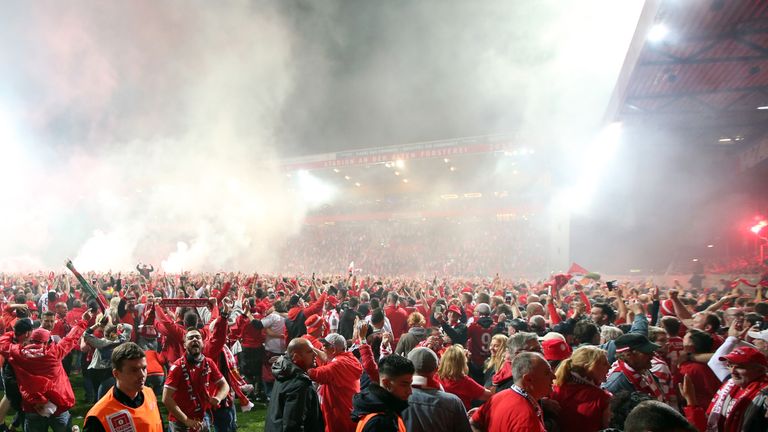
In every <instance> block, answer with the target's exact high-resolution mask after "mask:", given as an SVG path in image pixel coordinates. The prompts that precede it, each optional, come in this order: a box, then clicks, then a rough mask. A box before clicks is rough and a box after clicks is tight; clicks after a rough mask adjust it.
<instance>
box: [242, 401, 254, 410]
mask: <svg viewBox="0 0 768 432" xmlns="http://www.w3.org/2000/svg"><path fill="white" fill-rule="evenodd" d="M254 406H255V405H254V404H253V402H251V401H248V405H240V411H242V412H248V411H250V410H251V409H253V407H254Z"/></svg>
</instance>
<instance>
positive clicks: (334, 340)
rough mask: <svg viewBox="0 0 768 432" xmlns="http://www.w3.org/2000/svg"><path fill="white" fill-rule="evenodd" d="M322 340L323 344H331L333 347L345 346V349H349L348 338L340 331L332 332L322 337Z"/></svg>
mask: <svg viewBox="0 0 768 432" xmlns="http://www.w3.org/2000/svg"><path fill="white" fill-rule="evenodd" d="M320 342H321V343H322V344H323V345H330V346H332V347H343V348H344V349H345V350H346V349H347V339H345V338H344V336H342V335H340V334H338V333H331V334H329V335H328V336H326V337H324V338H321V339H320Z"/></svg>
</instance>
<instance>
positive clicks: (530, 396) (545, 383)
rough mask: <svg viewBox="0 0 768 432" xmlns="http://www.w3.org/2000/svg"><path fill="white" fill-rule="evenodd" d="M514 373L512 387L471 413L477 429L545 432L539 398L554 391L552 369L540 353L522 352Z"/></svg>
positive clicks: (513, 369) (517, 357)
mask: <svg viewBox="0 0 768 432" xmlns="http://www.w3.org/2000/svg"><path fill="white" fill-rule="evenodd" d="M512 374H513V376H514V384H513V385H512V387H511V388H510V389H508V390H504V391H502V392H499V393H496V394H495V395H493V397H491V398H490V399H489V400H488V401H487V402H486V403H484V404H483V405H482V406H481V407H480V409H478V410H477V411H476V412H475V414H474V415H472V419H471V421H470V423H471V424H472V427H473V428H474V429H475V430H478V431H485V432H507V431H527V432H545V431H546V429H545V428H544V420H543V417H542V412H541V408H540V407H539V404H538V400H539V399H541V398H543V397H545V396H547V395H548V394H549V393H550V392H551V391H552V380H553V379H554V378H555V375H554V374H553V373H552V368H551V367H550V366H549V363H547V361H546V360H545V359H544V357H543V356H542V355H541V354H539V353H532V352H523V353H520V354H518V355H517V356H516V357H515V361H514V366H513V367H512Z"/></svg>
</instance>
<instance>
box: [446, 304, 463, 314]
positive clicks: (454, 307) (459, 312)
mask: <svg viewBox="0 0 768 432" xmlns="http://www.w3.org/2000/svg"><path fill="white" fill-rule="evenodd" d="M448 312H456V313H457V314H459V315H461V309H459V307H458V306H456V305H451V307H449V308H448Z"/></svg>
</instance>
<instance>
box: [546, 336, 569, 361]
mask: <svg viewBox="0 0 768 432" xmlns="http://www.w3.org/2000/svg"><path fill="white" fill-rule="evenodd" d="M541 348H542V351H543V352H544V358H545V359H547V360H548V361H554V360H565V359H567V358H568V357H570V356H571V354H572V353H573V350H571V347H570V346H568V344H567V343H565V341H564V340H562V339H559V338H554V339H547V340H545V341H544V342H543V343H542V344H541Z"/></svg>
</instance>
